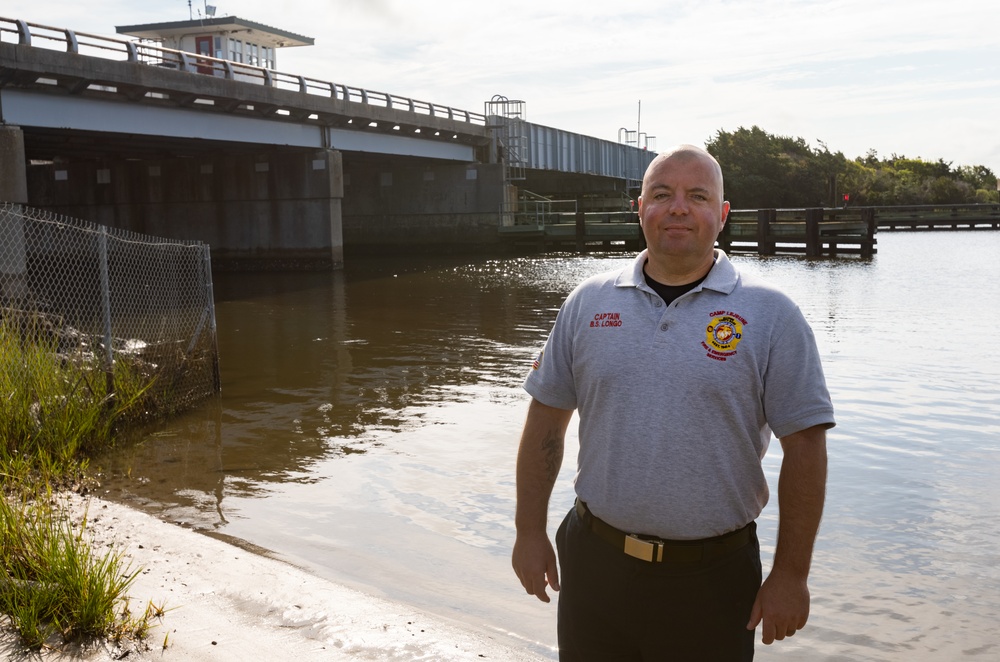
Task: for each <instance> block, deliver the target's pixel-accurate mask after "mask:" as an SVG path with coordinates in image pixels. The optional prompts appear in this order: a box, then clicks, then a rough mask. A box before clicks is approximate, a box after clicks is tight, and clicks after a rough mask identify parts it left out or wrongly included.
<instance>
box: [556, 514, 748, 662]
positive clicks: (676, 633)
mask: <svg viewBox="0 0 1000 662" xmlns="http://www.w3.org/2000/svg"><path fill="white" fill-rule="evenodd" d="M750 526H751V535H750V542H749V543H747V544H746V545H745V546H744V547H741V548H739V549H737V550H735V551H733V552H731V553H730V554H729V555H727V556H724V557H722V558H718V559H715V560H711V561H707V562H706V561H702V562H695V563H684V564H674V565H670V564H667V563H649V562H647V561H642V560H639V559H636V558H632V557H631V556H628V555H626V554H625V553H624V552H623V551H621V550H620V549H617V548H615V547H614V546H612V545H611V544H609V543H608V542H607V541H605V540H604V539H602V538H599V537H598V536H597V535H595V534H594V533H593V532H591V531H590V530H589V528H587V527H586V525H585V524H584V522H583V520H581V518H580V516H579V515H577V513H576V510H575V509H573V510H570V512H569V514H568V515H567V516H566V518H565V519H564V520H563V522H562V524H561V525H560V526H559V530H558V531H557V533H556V546H557V548H558V550H559V566H560V575H559V580H560V585H561V586H560V589H561V590H560V591H559V607H558V609H559V626H558V632H559V659H560V662H590V661H593V662H625V661H629V662H640V661H641V662H654V661H655V662H660V661H662V662H749V661H750V660H753V651H754V634H755V633H754V632H753V631H750V630H747V629H746V624H747V621H749V620H750V610H751V609H752V607H753V602H754V599H755V598H756V597H757V591H758V589H759V588H760V584H761V564H760V544H759V542H758V540H757V535H756V524H751V525H750Z"/></svg>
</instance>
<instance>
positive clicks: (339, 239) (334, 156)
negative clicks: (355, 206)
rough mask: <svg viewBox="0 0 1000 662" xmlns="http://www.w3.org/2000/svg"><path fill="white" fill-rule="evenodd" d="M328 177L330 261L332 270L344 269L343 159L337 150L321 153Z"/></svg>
mask: <svg viewBox="0 0 1000 662" xmlns="http://www.w3.org/2000/svg"><path fill="white" fill-rule="evenodd" d="M322 158H323V160H324V161H325V163H326V172H327V176H328V177H329V192H330V195H329V199H328V202H327V204H328V205H329V212H328V213H329V219H330V259H331V261H332V265H333V268H334V269H342V268H343V267H344V209H343V203H344V157H343V154H341V153H340V152H338V151H337V150H333V149H327V150H324V151H323V153H322Z"/></svg>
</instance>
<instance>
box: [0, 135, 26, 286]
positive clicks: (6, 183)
mask: <svg viewBox="0 0 1000 662" xmlns="http://www.w3.org/2000/svg"><path fill="white" fill-rule="evenodd" d="M0 202H8V203H13V205H12V206H9V207H6V208H5V209H4V211H2V212H0V297H2V299H3V300H5V301H10V300H20V299H24V298H26V297H27V296H28V295H29V294H30V292H29V291H28V285H27V281H26V271H25V255H24V219H23V217H22V216H21V205H23V204H26V203H27V202H28V178H27V171H26V167H25V156H24V133H23V132H22V131H21V129H20V127H16V126H10V125H0Z"/></svg>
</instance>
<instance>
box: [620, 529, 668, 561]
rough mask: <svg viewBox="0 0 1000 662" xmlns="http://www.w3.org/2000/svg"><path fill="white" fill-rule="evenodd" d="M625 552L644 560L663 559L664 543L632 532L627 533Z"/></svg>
mask: <svg viewBox="0 0 1000 662" xmlns="http://www.w3.org/2000/svg"><path fill="white" fill-rule="evenodd" d="M624 551H625V553H626V554H628V555H629V556H633V557H635V558H637V559H642V560H643V561H648V562H650V563H652V562H654V561H655V562H657V563H659V562H661V561H663V545H662V544H661V543H658V542H655V541H651V540H643V539H642V538H639V537H637V536H634V535H632V534H626V535H625V550H624Z"/></svg>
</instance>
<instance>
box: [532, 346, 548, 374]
mask: <svg viewBox="0 0 1000 662" xmlns="http://www.w3.org/2000/svg"><path fill="white" fill-rule="evenodd" d="M544 355H545V350H544V349H543V350H542V351H540V352H538V357H537V358H536V359H535V362H534V363H532V364H531V369H532V370H538V369H539V368H541V367H542V356H544Z"/></svg>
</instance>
